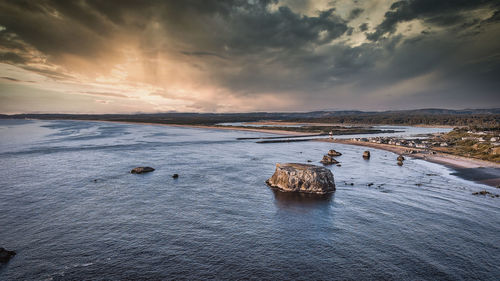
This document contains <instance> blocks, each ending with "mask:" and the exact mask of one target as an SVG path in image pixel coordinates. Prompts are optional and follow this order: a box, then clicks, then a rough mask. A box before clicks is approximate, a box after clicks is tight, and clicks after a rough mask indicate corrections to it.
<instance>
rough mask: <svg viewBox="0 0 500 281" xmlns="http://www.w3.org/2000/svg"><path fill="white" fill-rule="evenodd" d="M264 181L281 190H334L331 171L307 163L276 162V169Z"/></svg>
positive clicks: (322, 192)
mask: <svg viewBox="0 0 500 281" xmlns="http://www.w3.org/2000/svg"><path fill="white" fill-rule="evenodd" d="M266 183H267V184H268V185H269V186H270V187H274V188H278V189H280V190H281V191H288V192H303V193H314V194H327V193H331V192H333V191H335V182H334V178H333V174H332V172H331V171H330V170H329V169H327V168H325V167H320V166H315V165H309V164H297V163H283V164H280V163H278V164H276V171H275V172H274V174H273V176H272V177H271V178H269V179H268V180H267V181H266Z"/></svg>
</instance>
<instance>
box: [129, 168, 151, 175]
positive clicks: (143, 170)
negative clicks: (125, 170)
mask: <svg viewBox="0 0 500 281" xmlns="http://www.w3.org/2000/svg"><path fill="white" fill-rule="evenodd" d="M154 170H155V169H153V168H151V167H137V168H133V169H132V170H131V171H130V173H132V174H143V173H149V172H152V171H154Z"/></svg>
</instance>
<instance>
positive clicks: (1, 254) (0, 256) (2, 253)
mask: <svg viewBox="0 0 500 281" xmlns="http://www.w3.org/2000/svg"><path fill="white" fill-rule="evenodd" d="M15 255H16V252H14V251H8V250H5V249H4V248H0V262H1V263H5V262H8V261H9V260H10V259H11V258H12V257H13V256H15Z"/></svg>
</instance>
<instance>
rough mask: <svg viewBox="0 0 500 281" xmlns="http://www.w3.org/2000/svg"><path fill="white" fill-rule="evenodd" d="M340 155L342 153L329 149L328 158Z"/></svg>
mask: <svg viewBox="0 0 500 281" xmlns="http://www.w3.org/2000/svg"><path fill="white" fill-rule="evenodd" d="M340 155H342V153H340V152H338V151H336V150H335V149H330V150H329V151H328V156H332V157H335V156H340Z"/></svg>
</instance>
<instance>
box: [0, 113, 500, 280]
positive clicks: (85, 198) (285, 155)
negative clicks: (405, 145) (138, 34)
mask: <svg viewBox="0 0 500 281" xmlns="http://www.w3.org/2000/svg"><path fill="white" fill-rule="evenodd" d="M429 130H430V131H432V132H436V131H439V129H437V128H429ZM410 131H412V130H410ZM416 131H418V132H419V133H425V132H426V130H425V129H422V128H419V129H416ZM269 136H272V135H271V134H266V133H259V132H248V131H232V130H216V129H200V128H183V127H172V126H164V125H140V124H124V123H111V122H90V121H68V120H64V121H57V120H56V121H40V120H0V167H1V173H2V174H1V176H0V226H1V227H0V247H4V248H6V249H8V250H14V251H16V253H17V255H16V256H15V257H13V258H12V259H11V260H10V261H9V262H8V263H6V264H3V265H0V280H499V279H500V198H491V197H489V196H477V195H476V196H475V195H472V193H473V192H476V191H480V190H487V191H489V192H491V193H497V194H498V193H500V190H499V189H496V188H495V187H489V186H486V185H483V184H480V183H475V182H472V181H467V180H464V179H461V178H459V177H457V176H455V175H453V172H454V171H453V170H452V169H450V168H447V167H445V166H442V165H438V164H434V163H429V162H426V161H423V160H418V159H412V158H407V159H406V160H405V162H404V165H403V166H398V165H397V164H396V163H397V161H396V157H397V155H396V154H394V153H391V152H388V151H382V150H377V149H373V148H369V149H368V148H365V147H360V146H352V145H342V144H332V143H325V142H315V141H310V142H290V143H266V144H260V143H256V142H255V140H238V138H249V137H269ZM329 149H335V150H337V151H339V152H341V153H342V156H339V157H337V160H338V161H339V162H340V163H341V166H340V167H339V166H336V165H333V166H329V167H328V168H329V169H331V170H332V172H333V174H334V178H335V184H336V191H335V192H334V193H333V194H331V195H330V196H326V197H314V196H313V197H311V196H304V195H298V194H290V193H282V192H279V191H276V190H273V189H270V188H269V187H268V186H267V185H266V183H265V181H266V180H267V179H268V178H269V177H270V176H271V175H272V174H273V172H274V170H275V165H276V163H285V162H293V163H309V162H308V160H310V161H311V163H312V164H316V165H321V164H320V163H319V160H321V158H322V156H323V155H324V154H325V153H326V152H327V151H328V150H329ZM367 149H368V150H370V151H371V158H370V159H369V160H364V159H363V158H362V153H363V151H364V150H367ZM137 166H151V167H153V168H155V169H156V170H155V171H154V172H152V173H148V174H140V175H137V174H131V173H130V170H131V169H132V168H134V167H137ZM173 174H178V175H179V178H177V179H174V178H173V177H172V175H173Z"/></svg>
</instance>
